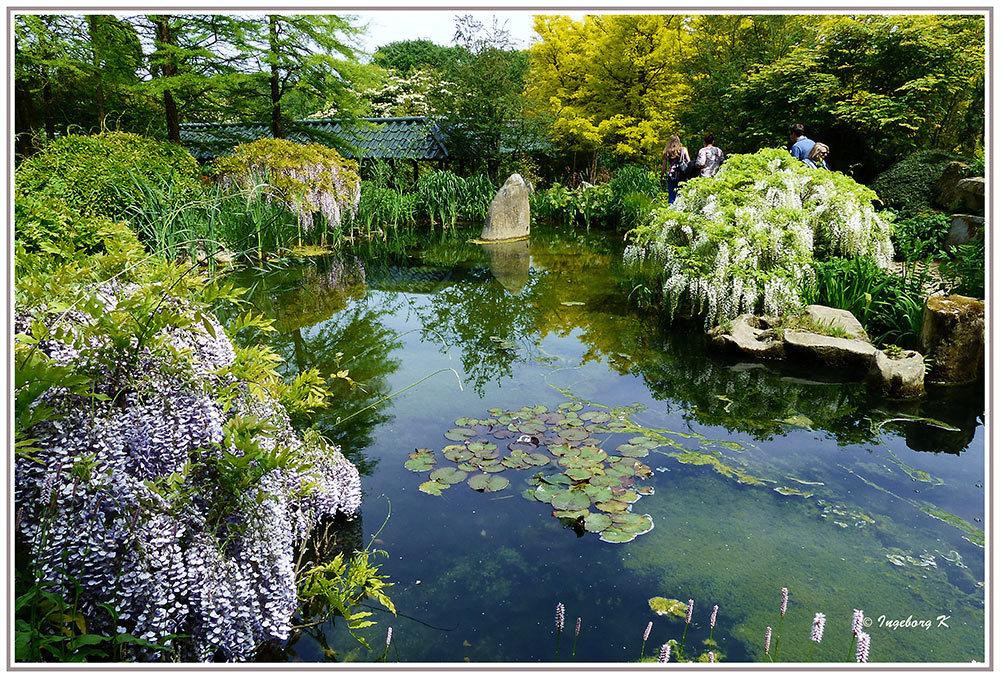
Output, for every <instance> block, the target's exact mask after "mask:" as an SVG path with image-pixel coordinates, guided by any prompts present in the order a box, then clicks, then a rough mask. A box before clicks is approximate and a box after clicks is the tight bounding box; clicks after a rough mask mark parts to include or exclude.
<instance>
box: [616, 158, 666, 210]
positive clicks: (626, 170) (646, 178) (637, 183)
mask: <svg viewBox="0 0 1000 678" xmlns="http://www.w3.org/2000/svg"><path fill="white" fill-rule="evenodd" d="M608 183H609V184H610V187H611V205H612V209H614V210H615V211H616V212H618V213H619V214H621V213H622V210H623V208H624V205H625V198H626V196H629V195H631V194H633V193H641V194H643V195H647V196H649V197H650V198H655V197H656V196H657V195H659V193H660V184H659V179H658V177H657V175H656V173H655V172H650V171H649V169H647V168H645V167H640V166H639V165H625V166H624V167H622V168H621V169H619V170H618V171H617V172H615V175H614V176H613V177H611V181H609V182H608Z"/></svg>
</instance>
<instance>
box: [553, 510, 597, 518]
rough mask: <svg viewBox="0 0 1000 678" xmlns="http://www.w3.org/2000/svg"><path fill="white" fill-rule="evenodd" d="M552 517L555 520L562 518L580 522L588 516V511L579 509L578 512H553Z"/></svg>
mask: <svg viewBox="0 0 1000 678" xmlns="http://www.w3.org/2000/svg"><path fill="white" fill-rule="evenodd" d="M552 515H553V516H554V517H556V518H563V519H566V520H582V519H585V518H586V517H587V516H589V515H590V511H588V510H587V509H580V510H578V511H553V512H552Z"/></svg>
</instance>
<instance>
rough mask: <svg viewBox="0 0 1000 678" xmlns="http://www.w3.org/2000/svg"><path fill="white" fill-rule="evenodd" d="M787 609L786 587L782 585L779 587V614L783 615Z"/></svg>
mask: <svg viewBox="0 0 1000 678" xmlns="http://www.w3.org/2000/svg"><path fill="white" fill-rule="evenodd" d="M787 611H788V589H787V588H786V587H784V586H782V587H781V616H782V617H784V616H785V612H787Z"/></svg>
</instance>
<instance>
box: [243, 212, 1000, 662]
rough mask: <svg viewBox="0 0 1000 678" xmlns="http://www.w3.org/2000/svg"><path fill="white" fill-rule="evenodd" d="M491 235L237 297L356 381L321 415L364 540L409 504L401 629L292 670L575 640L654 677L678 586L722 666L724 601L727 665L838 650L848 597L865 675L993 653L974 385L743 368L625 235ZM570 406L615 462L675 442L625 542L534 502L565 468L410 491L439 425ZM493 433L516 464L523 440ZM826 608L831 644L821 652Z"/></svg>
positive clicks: (382, 541) (516, 655)
mask: <svg viewBox="0 0 1000 678" xmlns="http://www.w3.org/2000/svg"><path fill="white" fill-rule="evenodd" d="M473 235H475V233H473V232H465V233H458V234H454V235H451V236H447V237H442V236H441V235H440V233H438V234H434V235H431V236H428V237H426V238H424V239H423V241H422V242H420V243H419V244H413V245H411V246H408V247H398V248H396V249H397V250H398V251H397V252H395V253H393V252H385V251H383V250H379V251H377V252H376V251H367V250H359V251H357V252H353V253H351V254H349V255H342V256H338V257H336V258H331V259H325V260H317V261H315V262H311V263H309V264H303V265H301V266H298V267H293V268H291V269H289V270H286V271H283V272H281V273H276V274H270V275H260V276H254V277H247V278H245V279H244V280H242V282H243V283H244V284H252V285H255V290H256V296H255V299H256V303H257V305H258V306H259V307H260V310H262V311H264V312H265V313H267V314H268V315H269V316H271V317H273V318H275V319H276V327H277V328H278V329H279V332H278V335H277V337H276V338H274V337H269V338H268V339H269V340H270V341H271V342H272V343H273V344H274V345H275V347H276V348H277V349H278V350H279V352H280V353H282V355H283V356H284V357H285V358H286V361H287V363H286V367H287V369H288V370H289V371H291V370H303V369H308V368H310V367H318V368H319V369H320V371H321V372H322V373H324V374H330V373H335V372H338V371H341V370H344V369H346V370H349V374H350V377H351V378H352V379H354V380H355V381H356V382H357V383H358V386H357V387H355V388H353V389H352V388H350V386H349V385H348V384H347V382H346V381H344V382H341V383H339V384H338V403H337V407H336V408H334V409H332V410H330V411H327V412H323V413H319V414H318V415H317V423H318V425H319V427H320V428H321V429H323V430H324V432H325V433H326V434H327V435H328V436H329V437H331V438H332V439H334V440H335V441H336V442H337V443H338V444H340V445H342V447H343V449H344V451H345V453H347V454H348V456H349V457H350V458H351V459H352V460H353V461H354V462H355V463H356V464H357V465H358V466H359V468H360V470H361V472H362V482H363V487H364V493H365V500H364V503H363V506H362V516H360V517H359V518H358V519H357V520H356V521H354V523H353V528H354V530H355V534H354V538H355V539H356V540H357V542H358V544H359V545H360V544H361V543H362V542H364V543H368V541H369V540H370V539H371V536H372V535H373V534H374V533H375V532H377V531H378V530H379V527H380V526H381V525H382V523H383V521H385V519H386V515H387V514H388V512H389V507H390V503H391V517H389V519H388V521H387V522H386V524H385V526H384V528H383V529H382V530H381V531H380V532H379V533H378V538H377V541H376V543H375V547H376V548H379V549H384V550H385V551H386V552H387V553H388V558H387V559H385V560H383V561H382V562H383V565H382V572H383V573H384V574H387V575H389V577H390V578H391V580H392V581H394V582H396V585H395V586H394V587H393V588H391V589H390V590H389V593H390V595H391V597H392V599H393V601H394V602H395V604H396V606H397V609H398V611H399V613H400V614H399V616H397V617H393V616H392V615H391V614H388V613H384V612H379V613H377V614H376V618H377V619H378V621H379V625H378V626H377V627H374V629H377V631H372V632H371V633H369V634H368V639H369V642H370V644H371V645H372V647H373V648H375V652H374V653H369V652H368V651H367V650H366V649H364V648H363V647H361V646H360V645H359V644H358V643H357V642H356V641H354V640H353V639H352V638H351V637H350V636H349V635H347V632H346V630H345V629H344V628H343V621H342V620H341V622H340V624H339V625H329V626H327V627H325V628H323V629H320V630H319V631H316V632H313V633H312V634H306V635H303V636H302V637H301V638H300V639H299V640H298V641H297V642H296V643H294V644H293V645H292V646H291V647H290V648H289V649H288V651H287V658H288V660H290V661H307V662H314V661H328V660H337V661H346V660H356V661H371V660H373V659H377V658H378V657H379V656H380V655H381V653H382V649H383V648H384V633H385V627H386V626H392V627H393V642H392V646H391V649H390V651H389V655H388V659H389V661H403V662H551V661H553V660H555V658H556V652H557V644H558V652H559V659H560V660H561V661H567V660H569V659H570V658H571V656H572V655H573V653H574V651H575V660H576V661H578V662H629V661H636V660H638V659H639V656H640V651H641V648H642V645H643V640H642V635H643V631H644V630H645V628H646V624H647V622H648V621H651V620H652V621H653V629H652V632H651V634H650V636H649V640H648V641H647V642H646V644H645V654H646V656H647V657H652V656H655V654H656V652H657V651H658V649H659V646H660V645H661V644H662V643H664V642H666V641H667V640H668V639H675V640H678V641H679V640H680V639H681V636H682V634H683V633H684V620H683V619H682V618H677V617H668V616H656V615H655V614H654V613H653V612H652V611H651V610H650V608H649V605H648V602H647V601H648V600H649V599H650V598H652V597H654V596H662V597H666V598H673V599H679V600H682V601H684V602H686V601H687V600H688V599H693V600H694V601H695V605H694V614H693V618H692V624H691V626H690V627H689V629H688V631H687V634H686V637H685V646H684V647H685V653H686V654H687V655H688V656H697V655H701V654H702V653H704V652H706V651H707V650H708V649H710V646H709V644H707V642H706V641H708V639H709V635H710V628H709V615H710V612H711V608H712V606H713V605H715V604H718V605H719V613H718V622H717V626H716V628H715V629H714V631H712V633H711V635H712V640H713V642H714V643H715V645H714V649H715V652H716V656H717V657H718V658H719V659H721V660H723V661H762V660H766V659H765V657H764V655H763V639H764V633H765V628H766V627H767V626H771V627H773V629H774V637H775V638H777V637H778V631H779V629H780V645H779V648H778V652H779V656H778V658H779V659H780V660H782V661H804V660H805V659H806V658H810V659H811V660H812V661H844V660H845V658H846V657H847V656H848V653H849V650H850V645H851V632H850V627H851V618H852V611H853V610H854V609H855V608H860V609H863V610H864V613H865V616H866V617H867V618H868V619H869V620H870V624H871V625H870V626H869V627H868V628H867V629H866V630H867V631H868V632H869V633H870V635H871V637H872V648H871V660H872V661H876V662H963V663H968V662H969V661H971V660H973V659H976V660H978V661H983V659H984V656H983V655H984V588H983V582H984V580H985V573H984V552H983V547H982V543H983V533H982V527H983V523H982V521H983V518H984V511H985V504H984V490H983V482H984V449H985V442H984V441H985V432H984V430H983V425H982V422H983V419H984V415H983V408H984V404H983V386H982V385H981V384H980V385H976V386H972V387H962V388H953V389H947V390H940V389H939V390H935V391H932V392H931V393H930V394H929V395H928V396H927V397H926V398H924V399H923V400H921V401H920V402H919V403H915V404H899V403H892V402H889V401H885V400H882V399H879V398H874V397H872V396H870V395H869V394H868V393H867V392H866V390H865V389H864V387H863V386H861V385H858V384H854V383H838V381H837V380H836V375H831V374H817V373H816V372H814V371H805V370H802V369H798V370H795V369H792V368H790V367H787V366H780V365H774V364H769V365H763V364H753V363H736V362H732V361H725V360H722V359H720V358H718V357H717V356H714V355H713V354H712V353H711V352H710V351H709V350H708V348H707V346H706V345H705V342H704V339H703V335H702V332H701V328H700V326H699V325H690V326H685V325H679V326H678V325H674V326H672V327H671V326H666V325H665V324H663V323H661V322H660V321H659V319H658V314H657V313H656V312H655V311H654V310H651V309H648V308H646V309H643V308H641V307H640V306H639V305H638V304H636V303H635V301H636V299H637V295H638V293H637V292H633V290H632V286H631V285H630V283H629V282H628V280H627V279H626V278H625V277H624V276H623V275H622V273H623V272H622V264H621V250H622V243H621V236H620V235H617V234H614V233H602V232H597V231H594V232H591V233H589V234H581V233H573V232H571V231H569V230H565V229H558V228H554V227H552V228H539V227H536V229H535V230H534V232H533V234H532V237H531V240H530V242H522V243H513V244H507V245H504V246H490V247H486V246H481V245H476V244H472V243H468V242H467V241H466V240H467V238H469V237H471V236H473ZM630 295H631V299H630ZM452 370H453V371H454V372H452ZM429 375H432V376H429ZM456 375H457V376H456ZM421 380H423V381H421ZM417 382H420V383H417ZM460 382H461V386H460ZM413 384H416V385H414V386H412V388H409V389H408V390H403V391H402V392H401V393H398V394H397V395H395V396H394V397H392V398H389V399H385V396H388V395H390V394H393V393H396V392H398V391H401V390H402V389H406V387H408V386H410V385H413ZM574 402H575V403H579V404H580V406H582V409H581V410H579V411H580V412H581V413H583V412H605V413H611V414H613V415H614V417H615V418H616V419H623V420H627V421H628V422H629V425H630V426H631V427H632V428H630V429H629V431H628V432H614V431H602V429H599V428H598V429H596V430H597V431H601V432H599V433H596V434H594V436H593V437H594V438H596V439H597V440H599V442H600V447H601V449H603V450H606V451H607V453H608V454H615V450H616V448H617V447H618V446H619V445H621V444H623V443H626V442H627V441H628V440H630V439H631V438H633V437H634V436H636V431H637V430H639V431H646V432H650V431H655V432H658V433H659V435H660V436H661V437H660V438H659V440H661V441H667V442H668V443H669V444H665V445H663V446H661V447H659V448H657V449H654V450H652V451H651V452H649V453H648V455H647V456H645V457H642V458H641V459H640V460H639V461H640V462H642V463H644V464H645V465H647V466H648V467H649V470H650V472H651V474H652V475H651V477H649V478H648V479H643V480H642V484H644V485H648V486H650V487H652V488H653V491H654V493H653V494H651V495H649V496H641V497H640V498H639V499H638V501H635V502H634V503H633V504H632V505H631V509H630V510H631V511H632V512H633V513H636V514H645V515H648V516H649V517H650V519H651V521H652V523H653V525H654V527H653V529H652V530H651V531H649V532H647V533H645V534H640V535H639V536H637V537H636V538H635V539H634V540H633V541H630V542H628V543H608V542H605V541H602V540H601V539H600V538H599V535H598V534H596V533H590V532H586V531H584V530H582V529H580V528H579V527H577V526H575V524H574V523H573V522H572V521H570V520H560V519H558V518H555V517H553V516H552V511H553V507H552V506H550V505H548V504H545V503H542V502H541V501H535V500H532V499H529V498H527V497H526V496H524V494H525V492H526V491H527V492H533V491H534V487H533V486H532V485H529V480H530V479H531V478H532V477H533V476H534V475H535V474H537V473H538V472H539V471H541V472H542V473H543V474H556V473H559V472H560V471H563V470H565V469H564V468H563V467H562V466H560V465H559V464H558V463H557V461H558V459H557V458H556V457H555V456H554V455H551V454H550V455H549V459H550V461H549V463H548V464H546V465H545V466H543V467H531V468H530V469H527V470H521V469H511V470H504V471H503V472H502V473H497V474H494V475H497V476H502V477H504V478H506V479H507V480H508V481H509V485H508V486H507V487H506V488H504V489H503V490H500V491H497V492H488V493H484V492H477V491H474V490H472V489H471V488H470V487H469V486H468V485H467V484H466V483H465V482H459V483H457V484H454V485H452V486H450V487H448V488H447V489H444V490H443V491H442V492H441V494H440V496H432V495H430V494H427V493H425V492H423V491H421V490H420V489H419V486H420V485H421V484H422V483H424V482H425V481H427V480H428V478H429V476H428V473H427V472H426V471H424V472H414V471H411V470H408V469H407V468H405V467H404V462H406V461H407V460H408V459H409V458H410V457H409V455H410V454H411V453H414V452H415V450H418V449H429V450H430V451H431V452H433V453H434V454H435V460H436V461H437V465H438V466H439V467H440V466H446V465H451V464H452V462H450V461H448V460H446V459H444V458H443V457H442V451H443V450H444V449H445V447H446V446H448V445H452V444H455V443H454V442H453V441H452V440H449V439H447V438H446V437H445V433H446V432H448V431H449V430H452V429H455V428H456V427H457V426H459V425H458V424H456V421H459V420H462V418H471V419H476V420H482V419H488V418H494V419H495V418H496V415H497V414H501V415H502V414H503V413H507V412H514V411H519V410H521V409H522V408H523V407H525V406H542V407H541V408H539V409H540V410H541V411H545V412H548V413H549V414H552V413H554V412H557V411H558V410H557V408H559V406H560V405H565V404H567V403H574ZM491 409H492V410H494V411H493V413H490V412H489V410H491ZM564 412H565V408H564ZM349 415H353V416H350V417H349ZM348 417H349V418H348ZM558 418H559V417H557V419H558ZM338 419H343V421H342V422H340V423H338ZM928 419H932V420H934V421H927V420H928ZM890 420H892V421H890ZM460 424H462V425H468V424H467V422H464V421H460ZM497 426H498V427H500V428H502V426H499V424H497ZM549 428H550V429H555V428H556V427H555V425H549ZM480 432H481V430H480ZM545 433H548V432H545ZM539 436H543V434H542V433H539ZM480 438H482V439H484V440H492V441H493V442H495V443H498V444H499V448H500V452H501V453H502V454H506V453H507V449H506V446H507V444H508V443H509V442H511V440H510V439H506V438H505V439H496V438H494V437H492V434H491V433H490V432H486V433H482V435H480V433H477V435H476V436H475V437H474V440H478V439H480ZM459 444H464V443H463V441H462V440H459ZM530 451H540V452H546V448H545V447H544V446H542V447H541V449H539V450H530ZM536 482H537V481H536ZM776 490H780V492H779V491H776ZM592 510H593V507H592ZM574 527H576V529H574ZM782 586H785V587H788V589H789V591H790V603H789V606H788V611H787V614H786V615H785V617H784V619H782V618H781V617H780V615H779V605H780V598H781V594H780V589H781V587H782ZM559 602H562V603H563V604H564V605H565V609H566V628H565V631H564V632H563V633H562V634H561V636H559V637H557V634H556V631H555V628H554V616H555V609H556V604H557V603H559ZM816 612H823V613H825V614H826V617H827V624H826V633H825V635H824V638H823V641H822V643H821V644H819V645H817V646H815V647H813V648H810V645H814V644H813V643H811V642H810V641H809V632H810V627H811V624H812V620H813V616H814V615H815V613H816ZM578 617H579V618H580V619H581V620H582V621H581V633H580V636H579V639H578V641H577V642H576V643H574V630H575V629H574V627H575V625H576V620H577V618H578ZM907 620H909V621H908V622H907ZM899 622H903V623H902V624H900V623H899ZM918 623H919V624H918ZM927 626H930V628H926V627H927ZM574 645H575V649H574ZM326 648H334V649H335V650H336V652H334V651H326ZM773 649H774V647H773V645H772V650H773ZM810 652H811V655H810ZM852 659H853V657H852Z"/></svg>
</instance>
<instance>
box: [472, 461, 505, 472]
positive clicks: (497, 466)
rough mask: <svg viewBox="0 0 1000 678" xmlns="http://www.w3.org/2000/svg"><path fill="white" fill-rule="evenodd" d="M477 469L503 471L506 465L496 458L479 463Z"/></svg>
mask: <svg viewBox="0 0 1000 678" xmlns="http://www.w3.org/2000/svg"><path fill="white" fill-rule="evenodd" d="M479 470H480V471H482V472H483V473H503V472H504V471H506V470H507V467H506V466H504V465H503V464H502V463H500V462H499V461H496V460H492V461H490V462H484V463H482V464H479Z"/></svg>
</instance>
